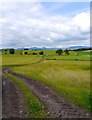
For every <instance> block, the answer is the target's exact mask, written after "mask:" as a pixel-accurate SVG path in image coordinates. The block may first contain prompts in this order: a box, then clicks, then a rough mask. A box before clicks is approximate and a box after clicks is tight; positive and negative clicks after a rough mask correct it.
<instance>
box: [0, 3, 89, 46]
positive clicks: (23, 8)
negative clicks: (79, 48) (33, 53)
mask: <svg viewBox="0 0 92 120" xmlns="http://www.w3.org/2000/svg"><path fill="white" fill-rule="evenodd" d="M0 24H2V40H3V46H2V47H25V46H27V47H31V46H38V47H42V46H46V47H59V46H63V47H66V46H69V45H90V43H89V39H90V38H89V34H90V31H89V29H90V13H89V11H85V12H81V13H77V14H76V15H74V16H62V15H51V14H50V15H49V13H47V11H46V9H44V7H43V6H42V4H41V3H39V2H38V3H16V2H15V3H8V4H6V3H4V4H3V8H2V18H0ZM0 47H1V46H0Z"/></svg>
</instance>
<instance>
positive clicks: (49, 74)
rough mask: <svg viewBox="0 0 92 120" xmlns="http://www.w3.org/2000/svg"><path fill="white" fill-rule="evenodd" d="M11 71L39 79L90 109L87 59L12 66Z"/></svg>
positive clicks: (88, 65)
mask: <svg viewBox="0 0 92 120" xmlns="http://www.w3.org/2000/svg"><path fill="white" fill-rule="evenodd" d="M13 71H14V72H16V73H19V74H23V75H25V76H27V77H31V78H33V79H36V80H39V81H41V82H43V83H45V84H47V85H49V86H50V87H52V89H53V90H55V91H57V92H58V93H60V94H61V95H62V94H63V95H64V96H65V97H67V98H68V99H70V100H71V101H73V102H74V103H75V104H77V105H79V106H81V107H83V108H85V109H87V110H90V94H91V93H90V63H89V61H61V60H60V61H58V60H56V61H53V60H48V61H44V62H42V63H39V64H31V65H26V66H21V67H15V68H13Z"/></svg>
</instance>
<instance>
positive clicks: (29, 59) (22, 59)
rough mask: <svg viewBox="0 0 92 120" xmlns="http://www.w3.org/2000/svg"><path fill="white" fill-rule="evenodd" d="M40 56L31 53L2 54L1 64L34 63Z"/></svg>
mask: <svg viewBox="0 0 92 120" xmlns="http://www.w3.org/2000/svg"><path fill="white" fill-rule="evenodd" d="M40 58H41V56H33V55H31V56H30V55H17V54H14V55H10V54H9V55H3V56H2V65H3V66H12V65H27V64H31V63H35V62H36V61H38V60H39V59H40Z"/></svg>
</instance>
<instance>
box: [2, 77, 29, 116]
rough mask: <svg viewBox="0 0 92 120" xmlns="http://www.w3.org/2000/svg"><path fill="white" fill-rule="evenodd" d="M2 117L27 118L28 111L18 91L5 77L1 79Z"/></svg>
mask: <svg viewBox="0 0 92 120" xmlns="http://www.w3.org/2000/svg"><path fill="white" fill-rule="evenodd" d="M2 85H3V87H2V117H3V118H28V110H27V107H26V105H25V102H24V97H23V95H22V93H21V91H20V89H19V88H18V87H17V86H16V85H15V84H14V83H13V82H12V81H11V80H10V79H8V78H6V77H5V76H3V77H2Z"/></svg>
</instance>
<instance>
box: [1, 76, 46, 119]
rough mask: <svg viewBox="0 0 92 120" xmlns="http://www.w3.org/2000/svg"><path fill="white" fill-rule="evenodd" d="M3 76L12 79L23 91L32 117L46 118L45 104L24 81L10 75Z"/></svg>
mask: <svg viewBox="0 0 92 120" xmlns="http://www.w3.org/2000/svg"><path fill="white" fill-rule="evenodd" d="M3 75H4V76H6V77H8V78H10V79H11V80H12V81H13V82H14V83H16V84H17V85H18V87H19V88H20V89H21V92H22V93H23V95H24V98H25V102H26V104H27V107H28V111H29V115H30V117H31V118H44V117H45V113H46V112H45V108H44V106H43V104H42V103H41V102H40V101H39V100H38V98H37V97H36V96H35V95H34V94H33V93H32V91H31V90H30V88H29V87H28V86H27V85H26V84H25V83H24V82H23V81H21V80H20V79H18V78H16V77H14V76H12V75H9V74H3Z"/></svg>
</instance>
